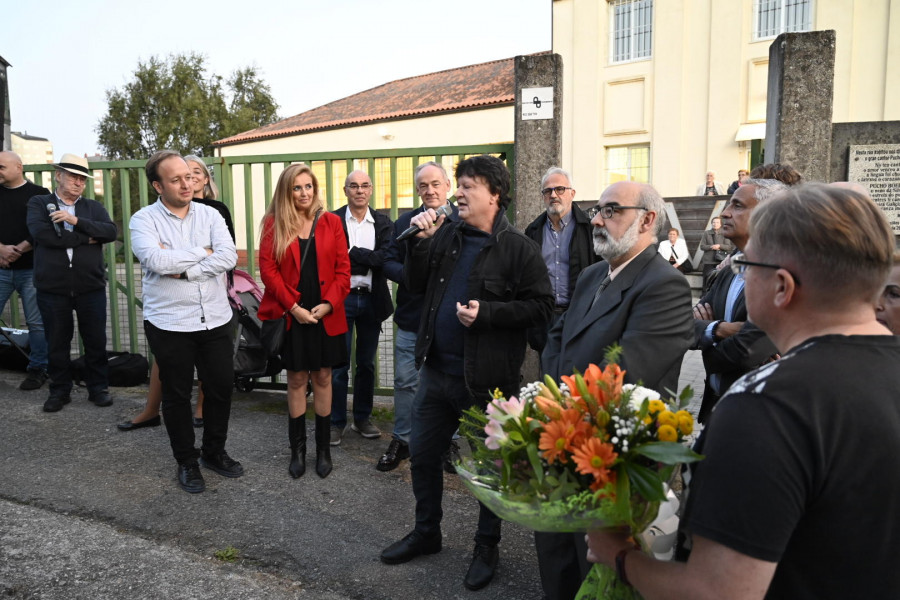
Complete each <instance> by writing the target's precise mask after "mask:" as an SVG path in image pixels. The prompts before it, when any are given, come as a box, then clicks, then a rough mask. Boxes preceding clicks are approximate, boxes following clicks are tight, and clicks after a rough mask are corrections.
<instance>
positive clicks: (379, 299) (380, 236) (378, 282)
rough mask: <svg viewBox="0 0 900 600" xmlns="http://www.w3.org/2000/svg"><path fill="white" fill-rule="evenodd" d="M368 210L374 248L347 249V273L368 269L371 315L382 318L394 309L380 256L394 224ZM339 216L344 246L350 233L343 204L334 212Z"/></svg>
mask: <svg viewBox="0 0 900 600" xmlns="http://www.w3.org/2000/svg"><path fill="white" fill-rule="evenodd" d="M369 213H370V214H371V215H372V218H373V219H374V220H375V249H374V250H369V249H368V248H358V247H357V248H351V249H350V274H351V275H365V274H366V272H368V270H369V269H372V307H373V308H374V310H375V318H376V319H378V320H379V321H384V320H385V319H387V318H388V317H389V316H391V313H393V312H394V303H393V302H392V301H391V291H390V290H389V289H388V284H387V277H386V276H385V274H384V268H383V267H384V257H385V253H386V252H387V249H388V246H389V245H390V243H391V232H392V231H393V228H394V224H393V223H391V220H390V219H388V218H387V217H386V216H384V215H383V214H381V213H380V212H378V211H376V210H374V209H373V208H372V207H371V206H370V207H369ZM334 214H336V215H337V216H338V217H339V218H340V219H341V226H342V227H343V228H344V237H345V238H346V239H347V245H348V246H349V245H350V241H349V240H350V236H349V234H348V233H347V205H346V204H345V205H344V206H342V207H340V208H339V209H337V210H336V211H334Z"/></svg>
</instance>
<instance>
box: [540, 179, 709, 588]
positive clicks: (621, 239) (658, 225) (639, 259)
mask: <svg viewBox="0 0 900 600" xmlns="http://www.w3.org/2000/svg"><path fill="white" fill-rule="evenodd" d="M664 210H665V205H664V203H663V199H662V197H661V196H660V195H659V193H658V192H657V191H656V190H655V189H653V187H652V186H650V185H646V184H641V183H634V182H630V181H621V182H618V183H614V184H613V185H611V186H609V187H608V188H606V190H605V191H604V192H603V194H602V195H601V196H600V200H599V202H598V203H597V205H596V206H595V207H594V208H592V209H591V210H590V211H588V216H590V217H591V224H592V225H593V226H594V250H595V251H596V253H597V254H599V255H600V256H602V257H604V259H605V260H604V261H603V262H599V263H597V264H594V265H592V266H590V267H588V268H587V269H585V270H584V272H583V273H582V274H581V276H580V277H579V278H578V283H577V284H576V285H575V291H574V293H573V294H572V301H571V302H570V304H569V310H568V311H566V313H565V314H564V315H563V316H562V318H561V319H560V320H559V321H558V322H557V323H556V325H555V326H554V327H553V328H552V329H551V330H550V333H549V334H548V340H547V346H546V348H544V352H543V354H542V356H541V358H542V364H543V367H544V371H545V372H546V373H547V374H549V375H550V376H551V377H553V378H554V379H555V380H557V381H558V380H559V378H560V376H562V375H570V374H572V372H573V370H574V369H578V370H579V371H582V372H583V371H584V370H585V369H586V368H587V367H588V365H590V364H591V363H594V364H597V365H600V366H603V357H604V353H605V351H606V349H607V348H608V347H609V346H611V345H612V344H619V345H620V346H622V356H621V358H620V360H619V364H620V365H621V366H622V368H623V369H624V370H625V382H626V383H637V382H638V381H641V382H642V384H643V385H645V386H646V387H648V388H651V389H655V390H657V391H659V392H660V393H661V394H663V395H668V394H669V391H671V393H672V394H673V395H674V394H675V393H676V390H677V387H678V376H679V374H680V373H681V361H682V359H683V358H684V353H685V351H686V350H687V349H688V347H689V346H690V344H691V341H692V339H693V320H692V318H691V290H690V286H689V285H688V283H687V280H686V279H685V278H684V276H683V275H682V274H681V273H679V272H678V271H677V270H675V269H673V268H672V267H671V265H669V262H668V261H667V260H666V259H664V258H663V257H662V256H660V255H659V254H658V253H657V251H656V235H657V234H658V233H659V232H660V231H661V230H662V227H663V225H664V215H665V212H664ZM535 544H536V546H537V551H538V563H539V566H540V571H541V583H542V586H543V588H544V594H545V596H546V597H547V598H549V599H551V600H557V599H570V598H574V597H575V594H576V592H577V591H578V588H579V587H580V586H581V581H582V580H583V579H584V577H585V576H586V575H587V572H588V566H589V565H588V564H587V560H586V558H585V552H586V549H587V546H586V545H585V542H584V534H583V533H535Z"/></svg>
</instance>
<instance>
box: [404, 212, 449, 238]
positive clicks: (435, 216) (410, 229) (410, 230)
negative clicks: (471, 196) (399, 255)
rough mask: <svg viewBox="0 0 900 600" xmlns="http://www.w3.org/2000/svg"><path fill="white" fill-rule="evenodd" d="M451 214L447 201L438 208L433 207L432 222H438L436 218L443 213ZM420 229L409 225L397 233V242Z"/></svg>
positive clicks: (411, 235)
mask: <svg viewBox="0 0 900 600" xmlns="http://www.w3.org/2000/svg"><path fill="white" fill-rule="evenodd" d="M452 214H453V205H452V204H450V203H449V202H448V203H447V204H445V205H443V206H441V207H440V208H437V209H435V211H434V222H435V223H437V222H438V219H440V218H441V215H445V216H448V217H449V216H450V215H452ZM420 231H422V230H421V229H420V228H419V227H416V226H415V225H413V226H412V227H410V228H409V229H407V230H406V231H404V232H403V233H401V234H400V235H398V236H397V241H398V242H405V241H406V240H408V239H409V238H411V237H413V236H414V235H416V234H417V233H419V232H420Z"/></svg>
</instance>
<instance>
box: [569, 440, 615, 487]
mask: <svg viewBox="0 0 900 600" xmlns="http://www.w3.org/2000/svg"><path fill="white" fill-rule="evenodd" d="M617 456H618V455H617V454H616V453H615V451H614V450H613V447H612V445H611V444H604V443H603V442H601V441H600V440H599V439H597V438H595V437H592V438H589V439H588V440H587V441H586V442H585V443H584V444H582V445H581V446H579V447H577V448H575V451H574V453H573V454H572V460H574V461H575V464H576V465H577V468H576V470H577V471H578V472H579V473H582V474H584V475H593V476H594V482H593V483H592V484H591V489H592V490H594V491H596V490H598V489H600V488H601V487H603V486H605V485H606V484H607V483H609V479H610V472H609V467H610V466H612V464H613V462H615V460H616V457H617Z"/></svg>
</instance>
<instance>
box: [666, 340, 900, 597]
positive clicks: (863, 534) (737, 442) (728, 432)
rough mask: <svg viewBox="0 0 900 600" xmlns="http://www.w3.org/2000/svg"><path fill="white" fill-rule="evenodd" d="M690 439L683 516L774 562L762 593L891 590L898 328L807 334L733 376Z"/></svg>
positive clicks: (899, 589)
mask: <svg viewBox="0 0 900 600" xmlns="http://www.w3.org/2000/svg"><path fill="white" fill-rule="evenodd" d="M699 445H700V447H699V448H698V451H699V452H701V453H702V454H705V455H706V458H705V459H704V460H703V461H701V462H699V463H697V465H696V467H695V469H694V470H693V476H692V477H691V479H690V483H689V492H688V498H687V504H686V507H685V515H684V519H683V521H682V526H683V528H684V529H685V530H686V531H687V532H689V533H690V534H696V535H700V536H702V537H705V538H707V539H710V540H713V541H715V542H718V543H720V544H723V545H725V546H727V547H729V548H731V549H733V550H736V551H737V552H740V553H742V554H745V555H747V556H751V557H753V558H757V559H760V560H764V561H769V562H778V567H777V569H776V571H775V575H774V577H773V579H772V584H771V586H770V588H769V591H768V594H767V596H766V597H767V598H790V599H792V600H795V599H798V598H810V599H812V598H896V597H897V595H898V594H900V563H898V561H900V527H898V526H897V524H896V518H897V517H896V513H897V511H898V509H900V338H897V337H893V336H842V335H828V336H822V337H818V338H813V339H812V340H809V341H807V342H805V343H804V344H802V345H801V346H799V347H797V348H796V349H794V350H792V351H791V352H789V353H788V354H787V355H785V356H784V357H783V358H782V359H781V360H779V361H776V362H773V363H770V364H768V365H765V366H764V367H761V368H760V369H757V370H756V371H753V372H751V373H748V374H747V375H745V376H744V377H743V378H741V379H739V380H738V381H737V382H735V384H734V385H732V387H731V388H730V389H729V391H728V393H727V394H726V395H725V396H724V397H723V398H722V400H721V401H720V402H719V404H718V406H717V407H716V409H715V410H714V411H713V414H712V417H711V418H710V422H709V425H708V427H707V429H706V431H704V433H703V436H702V439H701V441H700V443H699ZM723 597H724V596H723Z"/></svg>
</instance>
